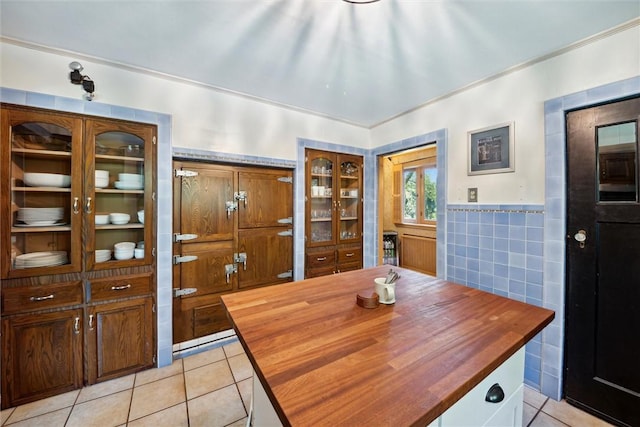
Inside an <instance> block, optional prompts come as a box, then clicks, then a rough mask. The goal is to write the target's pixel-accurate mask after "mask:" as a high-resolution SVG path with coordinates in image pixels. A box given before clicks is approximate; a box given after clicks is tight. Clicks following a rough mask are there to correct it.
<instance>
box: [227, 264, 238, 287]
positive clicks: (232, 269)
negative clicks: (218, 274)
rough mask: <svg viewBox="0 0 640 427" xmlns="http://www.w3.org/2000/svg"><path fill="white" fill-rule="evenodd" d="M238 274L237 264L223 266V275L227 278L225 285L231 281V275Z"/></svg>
mask: <svg viewBox="0 0 640 427" xmlns="http://www.w3.org/2000/svg"><path fill="white" fill-rule="evenodd" d="M237 272H238V266H237V264H225V266H224V273H225V275H226V276H227V283H229V281H230V280H231V275H232V274H233V273H237Z"/></svg>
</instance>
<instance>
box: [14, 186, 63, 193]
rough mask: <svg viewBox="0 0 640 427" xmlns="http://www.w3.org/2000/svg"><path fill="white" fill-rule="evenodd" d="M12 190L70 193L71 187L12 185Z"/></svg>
mask: <svg viewBox="0 0 640 427" xmlns="http://www.w3.org/2000/svg"><path fill="white" fill-rule="evenodd" d="M11 191H26V192H36V193H37V192H39V193H42V192H45V193H70V192H71V188H61V187H11Z"/></svg>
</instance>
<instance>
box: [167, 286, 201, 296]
mask: <svg viewBox="0 0 640 427" xmlns="http://www.w3.org/2000/svg"><path fill="white" fill-rule="evenodd" d="M196 292H198V288H184V289H180V288H173V297H174V298H178V297H182V296H185V295H191V294H195V293H196Z"/></svg>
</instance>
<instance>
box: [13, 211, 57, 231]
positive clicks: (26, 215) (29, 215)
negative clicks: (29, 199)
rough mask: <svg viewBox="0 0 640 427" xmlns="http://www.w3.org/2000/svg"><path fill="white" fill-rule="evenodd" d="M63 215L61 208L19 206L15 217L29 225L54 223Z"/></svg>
mask: <svg viewBox="0 0 640 427" xmlns="http://www.w3.org/2000/svg"><path fill="white" fill-rule="evenodd" d="M63 217H64V209H63V208H19V209H18V215H17V219H18V221H22V222H24V223H25V224H27V225H30V226H34V227H36V226H44V225H54V224H55V223H57V222H59V221H60V220H61V219H62V218H63Z"/></svg>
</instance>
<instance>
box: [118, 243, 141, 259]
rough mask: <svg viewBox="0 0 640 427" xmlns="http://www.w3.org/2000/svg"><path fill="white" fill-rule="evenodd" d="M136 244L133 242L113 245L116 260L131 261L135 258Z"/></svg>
mask: <svg viewBox="0 0 640 427" xmlns="http://www.w3.org/2000/svg"><path fill="white" fill-rule="evenodd" d="M135 247H136V244H135V243H133V242H120V243H116V244H115V245H113V248H114V251H113V256H114V257H115V259H120V260H122V259H131V258H133V250H134V249H135Z"/></svg>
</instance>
